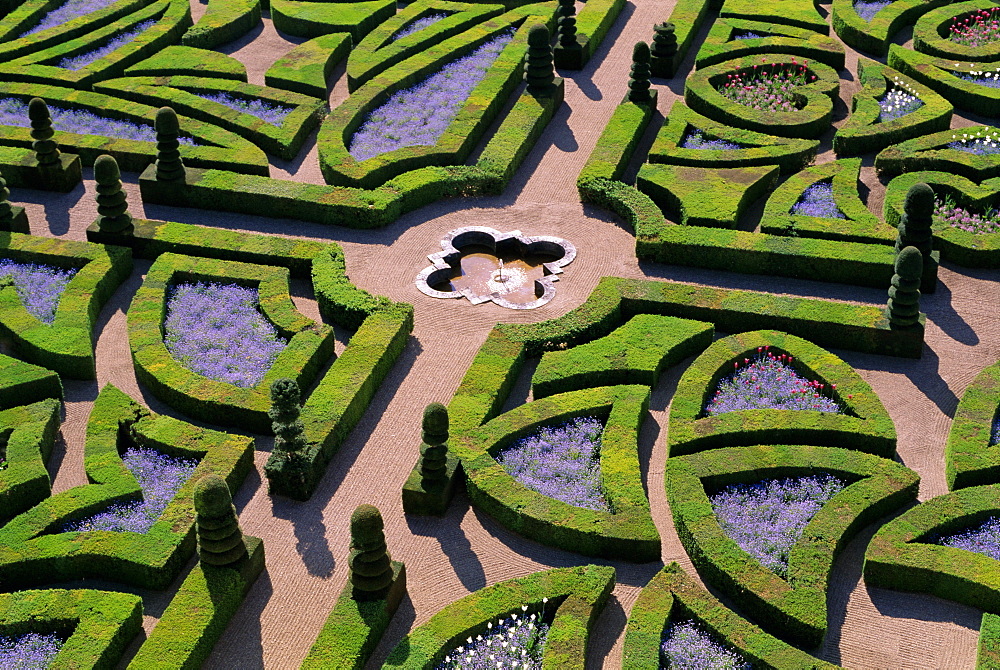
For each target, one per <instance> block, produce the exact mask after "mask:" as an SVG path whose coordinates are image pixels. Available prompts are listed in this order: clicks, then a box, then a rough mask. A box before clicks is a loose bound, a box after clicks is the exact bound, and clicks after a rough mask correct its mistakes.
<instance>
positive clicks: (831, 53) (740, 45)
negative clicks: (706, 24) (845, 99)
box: [694, 18, 844, 70]
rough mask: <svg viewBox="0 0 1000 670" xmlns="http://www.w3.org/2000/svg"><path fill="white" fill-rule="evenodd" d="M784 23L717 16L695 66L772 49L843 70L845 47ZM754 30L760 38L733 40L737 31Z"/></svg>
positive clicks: (758, 54) (751, 31)
mask: <svg viewBox="0 0 1000 670" xmlns="http://www.w3.org/2000/svg"><path fill="white" fill-rule="evenodd" d="M783 24H784V22H781V23H777V22H773V21H758V20H747V19H738V18H719V19H716V21H715V23H713V24H712V28H711V29H710V30H709V31H708V35H707V36H706V37H705V41H704V42H702V45H701V49H699V50H698V56H697V58H696V59H695V62H694V66H695V68H697V69H701V68H703V67H708V66H709V65H716V64H717V63H721V62H723V61H727V60H732V59H733V58H742V57H744V56H755V55H756V56H760V55H762V54H769V53H773V52H778V53H783V54H791V55H793V56H799V57H801V58H805V59H808V60H814V61H817V62H820V63H826V64H827V65H829V66H830V67H832V68H834V69H836V70H843V69H844V47H843V45H842V44H841V43H840V42H838V41H837V40H835V39H833V38H831V37H830V36H829V35H828V34H827V33H828V32H829V29H827V30H825V31H824V32H823V34H820V33H818V32H816V31H815V30H812V29H809V28H799V27H795V26H789V25H783ZM748 32H749V33H754V34H756V35H761V37H759V38H750V39H745V38H741V39H736V38H735V36H736V35H737V34H738V33H748Z"/></svg>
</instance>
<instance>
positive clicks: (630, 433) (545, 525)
mask: <svg viewBox="0 0 1000 670" xmlns="http://www.w3.org/2000/svg"><path fill="white" fill-rule="evenodd" d="M649 393H650V390H649V388H648V387H646V386H606V387H599V388H590V389H586V390H583V391H573V392H570V393H561V394H558V395H554V396H549V397H547V398H544V399H542V400H535V401H534V402H531V403H528V404H526V405H522V406H520V407H517V408H515V409H513V410H511V411H509V412H506V413H505V414H503V415H501V416H499V417H497V418H495V419H493V420H492V421H489V422H488V423H486V424H484V425H483V426H481V427H479V428H477V429H475V430H472V431H463V432H462V433H460V434H458V435H455V436H454V437H453V438H452V439H451V440H450V442H449V447H450V449H451V450H452V451H453V452H454V453H455V455H456V456H458V457H459V458H461V460H462V468H463V469H464V471H465V475H466V490H467V491H468V494H469V498H470V499H471V500H472V502H473V504H474V505H476V507H477V508H479V509H481V510H483V511H485V512H487V513H489V514H490V515H491V516H493V517H494V518H496V519H497V520H498V521H499V522H500V523H502V524H503V525H505V526H507V527H508V528H510V529H511V530H513V531H514V532H516V533H519V534H521V535H524V536H525V537H528V538H530V539H532V540H535V541H536V542H541V543H542V544H547V545H550V546H554V547H559V548H560V549H566V550H567V551H575V552H577V553H581V554H585V555H587V556H599V557H601V558H609V559H623V560H627V561H634V562H637V563H643V562H646V561H653V560H656V559H657V558H658V557H659V555H660V535H659V533H658V532H657V530H656V526H655V525H654V524H653V519H652V517H651V516H650V514H649V501H648V500H647V499H646V494H645V491H644V490H643V487H642V475H641V473H640V470H639V456H638V436H639V426H640V425H641V423H642V421H643V418H644V417H645V414H646V409H647V407H648V403H649ZM581 416H597V417H600V418H602V419H606V423H605V426H604V431H603V432H602V435H601V451H600V459H601V486H602V489H603V490H604V494H605V498H606V500H607V502H608V504H609V506H610V507H611V512H602V511H597V510H591V509H586V508H583V507H576V506H574V505H570V504H569V503H565V502H562V501H561V500H556V499H555V498H550V497H549V496H546V495H543V494H541V493H538V492H537V491H534V490H532V489H529V488H528V487H526V486H524V485H523V484H521V483H520V482H519V481H518V480H516V479H515V478H514V477H512V476H511V475H509V474H507V472H505V471H504V469H503V466H501V465H500V464H499V463H498V462H497V461H496V456H497V455H498V454H499V453H500V452H501V451H502V450H503V449H504V448H505V447H507V446H510V445H511V444H512V443H513V442H515V441H516V440H518V439H519V438H522V437H525V436H527V435H531V434H532V433H534V432H535V431H537V430H538V429H539V428H541V427H543V426H549V425H557V424H560V423H563V422H565V421H568V420H570V419H574V418H577V417H581Z"/></svg>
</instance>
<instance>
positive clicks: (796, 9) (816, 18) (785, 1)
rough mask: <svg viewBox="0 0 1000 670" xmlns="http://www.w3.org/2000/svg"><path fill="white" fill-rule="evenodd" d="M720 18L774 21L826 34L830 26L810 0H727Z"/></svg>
mask: <svg viewBox="0 0 1000 670" xmlns="http://www.w3.org/2000/svg"><path fill="white" fill-rule="evenodd" d="M719 16H720V17H722V18H727V19H728V18H737V19H752V20H755V21H774V22H776V23H785V24H788V25H790V26H797V27H799V28H806V29H809V30H814V31H816V32H818V33H822V34H824V35H828V34H829V33H830V26H829V25H827V22H826V19H825V18H824V17H823V15H821V14H820V13H819V11H818V10H817V8H816V4H815V3H814V2H813V1H812V0H727V2H725V3H724V4H723V5H722V11H721V12H719Z"/></svg>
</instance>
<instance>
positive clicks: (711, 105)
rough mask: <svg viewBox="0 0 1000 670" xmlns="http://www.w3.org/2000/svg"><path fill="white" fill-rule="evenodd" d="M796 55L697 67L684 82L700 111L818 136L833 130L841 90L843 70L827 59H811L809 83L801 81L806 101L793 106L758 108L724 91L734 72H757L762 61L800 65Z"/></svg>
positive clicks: (748, 125) (690, 102) (773, 130)
mask: <svg viewBox="0 0 1000 670" xmlns="http://www.w3.org/2000/svg"><path fill="white" fill-rule="evenodd" d="M793 60H796V59H795V56H791V55H788V54H768V55H767V57H766V58H758V57H756V56H747V57H745V58H736V59H733V60H730V61H726V62H723V63H719V64H718V65H711V66H709V67H706V68H702V69H701V70H697V71H695V72H693V73H691V75H690V76H689V77H688V78H687V79H686V80H685V82H684V101H685V102H686V103H687V106H688V107H690V108H691V109H693V110H694V111H696V112H698V113H700V114H704V115H705V116H707V117H709V118H712V119H715V120H716V121H719V122H721V123H725V124H727V125H730V126H736V127H738V128H745V129H747V130H755V131H757V132H761V133H768V134H770V135H778V136H781V137H804V138H814V137H817V136H819V135H820V134H822V133H824V132H826V131H827V129H828V128H829V127H830V120H831V118H832V116H833V100H832V98H833V97H836V95H837V93H838V92H839V90H840V76H839V75H838V74H837V71H836V70H834V69H833V68H832V67H830V66H829V65H824V64H823V63H810V64H809V65H808V67H807V68H806V70H805V74H806V77H808V78H815V79H814V80H813V79H810V80H809V83H806V84H803V85H801V86H796V87H795V97H796V100H797V102H798V103H799V104H800V105H801V107H800V108H799V109H797V110H795V111H793V112H771V111H766V110H758V109H753V108H751V107H747V106H746V105H742V104H740V103H738V102H733V101H732V100H729V99H728V98H725V97H723V96H722V94H721V93H719V91H718V87H720V86H723V85H724V84H725V83H726V81H727V77H728V76H729V75H731V74H737V73H738V74H740V75H741V76H743V77H752V76H753V75H754V74H755V69H756V67H759V66H761V62H762V61H763V63H764V65H763V67H775V66H780V67H782V68H783V69H784V68H794V69H796V70H797V69H798V68H799V66H800V64H796V63H793V62H792V61H793Z"/></svg>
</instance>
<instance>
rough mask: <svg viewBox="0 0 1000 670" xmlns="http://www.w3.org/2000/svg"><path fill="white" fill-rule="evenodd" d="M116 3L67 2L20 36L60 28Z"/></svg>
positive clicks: (96, 0)
mask: <svg viewBox="0 0 1000 670" xmlns="http://www.w3.org/2000/svg"><path fill="white" fill-rule="evenodd" d="M116 2H118V0H67V1H66V2H64V3H63V4H62V5H60V6H59V7H56V8H55V9H53V10H52V11H50V12H49V13H48V14H46V15H45V16H43V17H42V20H41V21H39V22H38V23H36V24H35V25H34V26H32V27H31V28H29V29H28V30H26V31H25V32H23V33H21V35H20V36H21V37H24V36H26V35H33V34H34V33H38V32H41V31H43V30H48V29H49V28H55V27H56V26H61V25H62V24H64V23H66V22H68V21H72V20H73V19H78V18H80V17H81V16H86V15H87V14H90V13H91V12H96V11H98V10H101V9H104V8H105V7H110V6H111V5H113V4H115V3H116Z"/></svg>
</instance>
